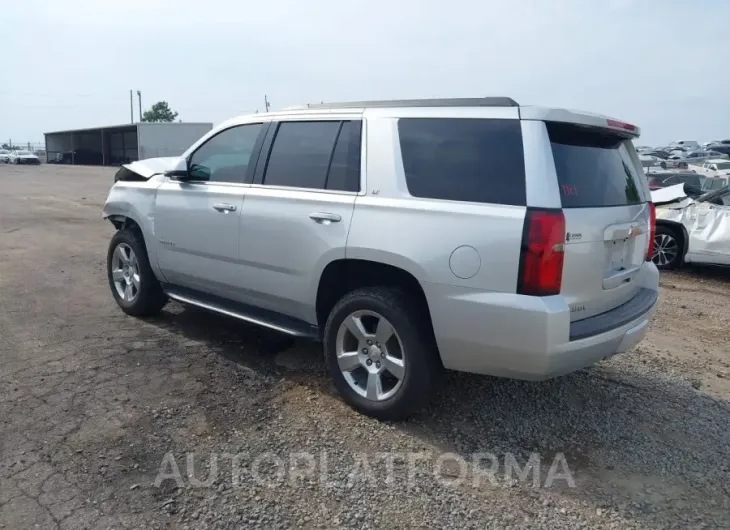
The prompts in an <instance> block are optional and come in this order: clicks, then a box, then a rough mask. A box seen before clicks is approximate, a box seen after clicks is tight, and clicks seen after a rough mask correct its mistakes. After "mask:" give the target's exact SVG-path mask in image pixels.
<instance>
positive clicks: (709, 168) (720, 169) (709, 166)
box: [690, 158, 730, 177]
mask: <svg viewBox="0 0 730 530" xmlns="http://www.w3.org/2000/svg"><path fill="white" fill-rule="evenodd" d="M690 169H691V170H692V171H694V172H695V173H699V174H701V175H705V176H706V177H719V176H722V175H727V174H730V160H728V159H727V158H710V159H709V160H705V161H704V162H702V164H698V165H694V164H693V165H692V166H691V168H690Z"/></svg>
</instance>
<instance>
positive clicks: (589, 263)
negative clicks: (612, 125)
mask: <svg viewBox="0 0 730 530" xmlns="http://www.w3.org/2000/svg"><path fill="white" fill-rule="evenodd" d="M546 125H547V130H548V136H549V139H550V145H551V149H552V154H553V160H554V162H555V170H556V174H557V178H558V186H559V191H560V199H561V205H562V208H563V213H564V215H565V227H566V235H565V239H566V244H565V258H564V265H563V280H562V288H561V294H562V295H563V296H564V297H565V298H566V301H567V302H568V304H569V305H570V308H571V320H580V319H583V318H587V317H590V316H593V315H597V314H600V313H603V312H606V311H609V310H611V309H613V308H615V307H617V306H619V305H621V304H623V303H625V302H627V301H628V300H630V299H631V298H632V297H633V296H635V295H636V294H637V292H638V291H639V289H640V285H639V282H638V277H639V274H640V272H641V269H642V267H644V266H645V263H646V261H645V260H646V253H647V249H648V245H649V205H648V203H647V199H648V197H647V195H648V193H647V189H646V187H645V184H644V182H643V181H642V176H641V175H642V171H641V164H640V163H639V160H638V156H637V155H636V152H635V151H634V147H633V144H632V142H631V140H629V139H626V138H624V137H622V136H619V135H618V134H616V133H614V132H612V131H609V130H605V129H600V128H596V127H585V126H579V125H574V124H570V123H547V124H546Z"/></svg>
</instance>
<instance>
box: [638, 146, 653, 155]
mask: <svg viewBox="0 0 730 530" xmlns="http://www.w3.org/2000/svg"><path fill="white" fill-rule="evenodd" d="M635 149H636V152H637V153H639V154H643V153H644V152H645V151H651V150H652V148H651V147H649V146H648V145H637V146H636V147H635Z"/></svg>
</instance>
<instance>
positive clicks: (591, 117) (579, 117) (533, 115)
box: [520, 105, 641, 139]
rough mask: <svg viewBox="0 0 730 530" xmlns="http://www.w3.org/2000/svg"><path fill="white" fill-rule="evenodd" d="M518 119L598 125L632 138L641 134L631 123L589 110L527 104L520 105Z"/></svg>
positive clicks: (588, 125) (589, 125) (587, 125)
mask: <svg viewBox="0 0 730 530" xmlns="http://www.w3.org/2000/svg"><path fill="white" fill-rule="evenodd" d="M520 119H522V120H538V121H557V122H562V123H574V124H576V125H585V126H586V127H598V128H600V129H606V130H609V131H612V132H614V133H617V134H619V135H620V136H624V137H626V138H632V139H633V138H638V137H639V135H640V134H641V129H639V127H637V126H636V125H633V124H631V123H627V122H625V121H621V120H617V119H614V118H609V117H608V116H602V115H601V114H592V113H590V112H582V111H575V110H567V109H552V108H548V107H533V106H530V105H528V106H525V107H520Z"/></svg>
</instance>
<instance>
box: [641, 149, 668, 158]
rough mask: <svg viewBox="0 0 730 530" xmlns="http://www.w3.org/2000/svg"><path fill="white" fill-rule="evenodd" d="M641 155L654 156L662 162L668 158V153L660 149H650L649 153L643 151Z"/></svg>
mask: <svg viewBox="0 0 730 530" xmlns="http://www.w3.org/2000/svg"><path fill="white" fill-rule="evenodd" d="M641 154H642V155H646V156H655V157H657V158H661V159H662V160H666V159H667V158H669V151H664V150H662V149H652V150H650V151H644V152H643V153H641Z"/></svg>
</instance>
